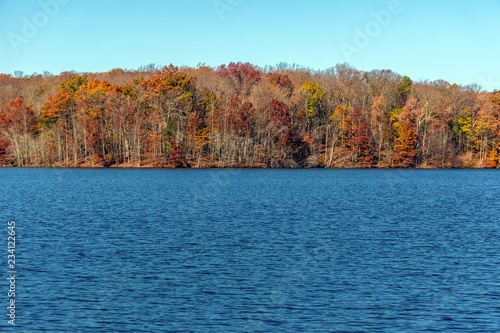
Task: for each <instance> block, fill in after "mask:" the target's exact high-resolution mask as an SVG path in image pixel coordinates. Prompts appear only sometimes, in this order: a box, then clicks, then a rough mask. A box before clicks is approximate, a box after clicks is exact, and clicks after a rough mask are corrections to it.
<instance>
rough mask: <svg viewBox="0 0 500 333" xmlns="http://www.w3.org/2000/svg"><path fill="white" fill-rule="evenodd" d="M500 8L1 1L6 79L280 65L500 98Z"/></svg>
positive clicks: (379, 0) (473, 0)
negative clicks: (341, 67)
mask: <svg viewBox="0 0 500 333" xmlns="http://www.w3.org/2000/svg"><path fill="white" fill-rule="evenodd" d="M499 14H500V0H470V1H468V0H350V1H346V0H342V1H339V0H308V1H305V0H300V1H298V0H286V1H285V0H283V1H281V0H266V1H265V0H141V1H138V0H134V1H132V0H22V1H20V0H0V50H1V56H0V73H8V74H13V72H14V71H15V70H21V71H23V72H25V73H26V74H31V73H33V72H38V73H42V72H43V71H44V70H47V71H50V72H52V73H54V74H59V73H60V72H62V71H69V70H75V71H77V72H100V71H108V70H110V69H113V68H124V69H137V68H138V67H139V66H141V65H147V64H150V63H155V64H157V65H168V64H170V63H173V64H174V65H177V66H181V65H188V66H196V65H197V64H198V63H206V64H207V65H210V66H218V65H220V64H224V63H229V62H231V61H243V62H250V63H253V64H255V65H258V66H265V65H276V64H277V63H278V62H282V61H284V62H288V63H290V64H293V63H297V64H300V65H303V66H305V67H311V68H314V69H326V68H329V67H332V66H334V65H335V64H337V63H344V62H348V63H350V64H351V65H352V66H354V67H356V68H357V69H359V70H366V71H369V70H372V69H392V70H393V71H395V72H397V73H400V74H402V75H408V76H410V78H412V79H413V80H420V79H424V80H425V79H429V80H436V79H444V80H446V81H449V82H450V83H458V84H463V85H465V84H469V83H477V84H479V85H481V86H483V88H485V89H486V90H493V89H500V66H499V62H500V57H499V55H500V43H499V41H500V35H499V32H500V19H499V17H500V15H499Z"/></svg>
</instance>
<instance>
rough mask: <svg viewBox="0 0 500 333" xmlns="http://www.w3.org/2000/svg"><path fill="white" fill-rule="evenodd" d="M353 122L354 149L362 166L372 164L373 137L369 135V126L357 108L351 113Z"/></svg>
mask: <svg viewBox="0 0 500 333" xmlns="http://www.w3.org/2000/svg"><path fill="white" fill-rule="evenodd" d="M351 122H352V124H353V127H354V128H353V135H354V140H353V141H354V147H353V148H354V150H355V151H356V153H357V155H358V158H359V160H360V161H361V162H362V163H363V165H364V166H371V165H373V156H372V154H371V144H372V142H373V138H372V137H371V136H370V126H369V125H368V122H367V121H366V118H365V117H364V116H363V114H362V113H361V110H360V109H359V108H354V110H353V111H352V114H351Z"/></svg>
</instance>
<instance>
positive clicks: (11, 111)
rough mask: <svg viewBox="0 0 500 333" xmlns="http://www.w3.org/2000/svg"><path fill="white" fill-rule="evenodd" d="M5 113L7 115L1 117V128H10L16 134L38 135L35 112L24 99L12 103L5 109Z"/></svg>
mask: <svg viewBox="0 0 500 333" xmlns="http://www.w3.org/2000/svg"><path fill="white" fill-rule="evenodd" d="M4 111H5V114H3V115H1V117H0V127H4V128H6V127H9V128H11V129H13V130H14V131H16V132H24V133H31V134H37V133H38V123H37V119H36V117H35V112H34V111H33V110H32V109H31V108H30V107H29V106H28V105H26V103H25V102H24V100H23V99H22V98H17V99H14V100H12V101H10V103H9V105H8V106H5V107H4Z"/></svg>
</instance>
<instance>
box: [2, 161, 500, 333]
mask: <svg viewBox="0 0 500 333" xmlns="http://www.w3.org/2000/svg"><path fill="white" fill-rule="evenodd" d="M0 177H1V180H2V188H1V190H0V208H1V209H0V212H1V216H2V217H1V222H2V224H1V225H2V229H3V231H2V232H3V235H4V237H3V238H2V239H4V243H5V244H3V245H0V246H4V248H5V250H4V253H5V254H4V256H5V258H4V259H2V261H1V262H2V263H3V264H2V265H3V267H2V268H1V270H2V271H3V272H5V273H4V276H5V277H7V273H6V272H7V270H8V267H7V253H6V249H7V232H8V229H7V223H8V222H9V221H12V220H13V221H15V222H16V229H15V230H16V264H17V267H16V268H17V271H18V273H17V280H16V298H15V300H16V326H15V327H13V326H10V325H8V323H7V320H8V317H6V313H7V310H6V307H7V306H8V304H9V303H8V302H9V299H8V298H7V291H8V289H9V285H8V281H7V280H6V278H2V279H1V280H2V283H1V284H0V288H1V290H0V293H1V295H2V297H1V298H0V300H2V304H3V305H2V308H3V309H4V312H5V313H0V315H1V317H0V318H3V319H2V320H1V322H0V330H1V331H2V332H5V331H13V332H18V331H19V332H20V331H30V332H32V331H35V332H389V331H392V332H426V331H436V332H438V331H439V332H498V331H500V217H499V213H500V200H499V197H500V172H498V171H495V170H160V169H0Z"/></svg>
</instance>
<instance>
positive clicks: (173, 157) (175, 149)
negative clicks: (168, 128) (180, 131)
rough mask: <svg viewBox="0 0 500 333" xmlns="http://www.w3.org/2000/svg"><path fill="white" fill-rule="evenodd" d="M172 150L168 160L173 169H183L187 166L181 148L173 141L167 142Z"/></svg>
mask: <svg viewBox="0 0 500 333" xmlns="http://www.w3.org/2000/svg"><path fill="white" fill-rule="evenodd" d="M168 142H169V143H170V147H172V150H171V151H170V153H169V159H170V161H172V164H173V166H174V168H185V167H186V166H187V163H186V159H185V158H184V155H183V154H182V151H181V146H180V145H178V144H176V143H175V141H174V140H172V139H170V140H168Z"/></svg>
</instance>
